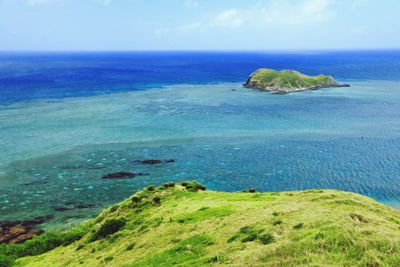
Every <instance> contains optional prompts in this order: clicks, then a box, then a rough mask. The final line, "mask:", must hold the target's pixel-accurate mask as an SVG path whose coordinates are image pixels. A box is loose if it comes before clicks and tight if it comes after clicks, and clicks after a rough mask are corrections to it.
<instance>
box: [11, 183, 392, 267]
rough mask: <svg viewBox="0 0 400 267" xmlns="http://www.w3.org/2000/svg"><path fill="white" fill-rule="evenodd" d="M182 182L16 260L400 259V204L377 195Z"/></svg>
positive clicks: (339, 262) (284, 262) (265, 262)
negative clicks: (242, 189) (226, 188)
mask: <svg viewBox="0 0 400 267" xmlns="http://www.w3.org/2000/svg"><path fill="white" fill-rule="evenodd" d="M183 185H184V186H182V185H180V184H179V185H178V184H177V185H174V184H166V185H165V186H162V187H159V188H154V187H149V188H147V189H144V190H143V191H140V192H138V193H136V194H134V195H133V196H132V197H131V198H129V199H127V200H126V201H123V202H121V203H120V204H118V205H115V206H112V207H110V208H108V209H106V210H104V211H103V212H102V213H101V214H100V215H99V216H98V217H97V218H96V219H94V220H91V221H89V222H87V223H86V224H84V225H82V226H79V227H80V229H86V230H85V231H86V234H84V236H83V237H82V238H80V239H79V240H78V241H75V242H73V243H72V244H69V245H66V246H61V247H58V248H56V249H54V250H52V251H49V252H47V253H44V254H42V255H39V256H32V257H25V258H20V259H18V260H17V261H16V264H17V266H172V265H174V266H304V265H306V266H400V231H399V227H400V212H399V211H397V210H394V209H392V208H390V207H387V206H385V205H382V204H379V203H377V202H375V201H373V200H372V199H370V198H367V197H364V196H360V195H357V194H353V193H347V192H341V191H335V190H308V191H296V192H281V193H224V192H213V191H203V189H204V188H203V187H202V186H200V185H198V184H196V183H184V184H183ZM79 227H78V228H79ZM75 231H76V229H75Z"/></svg>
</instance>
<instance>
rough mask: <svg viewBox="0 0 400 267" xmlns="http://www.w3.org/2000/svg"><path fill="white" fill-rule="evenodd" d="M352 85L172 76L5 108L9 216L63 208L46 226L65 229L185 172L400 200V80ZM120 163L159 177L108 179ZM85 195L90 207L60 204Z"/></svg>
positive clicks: (237, 184) (233, 182) (238, 185)
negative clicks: (178, 81)
mask: <svg viewBox="0 0 400 267" xmlns="http://www.w3.org/2000/svg"><path fill="white" fill-rule="evenodd" d="M351 84H352V87H351V88H335V89H325V90H318V91H310V92H302V93H296V94H290V95H273V94H269V93H262V92H258V91H253V90H248V89H244V88H242V86H241V84H240V83H217V84H205V85H174V86H168V87H166V88H161V89H160V88H159V89H151V90H147V91H138V92H126V93H115V94H110V95H100V96H92V97H84V98H70V99H58V100H48V101H46V100H35V101H32V102H18V103H14V104H11V105H3V106H2V107H1V109H0V121H1V122H2V124H1V125H0V136H2V138H1V139H0V142H1V143H0V149H1V153H0V162H1V163H0V171H1V173H2V175H1V176H0V182H1V185H2V187H1V188H0V217H1V218H2V220H4V219H9V220H14V219H21V218H31V217H33V216H36V215H46V214H55V215H56V219H55V220H53V221H51V222H50V223H49V224H48V225H47V227H51V228H54V227H56V228H63V227H66V226H69V225H71V224H74V223H76V222H78V221H80V220H82V219H85V218H87V217H90V216H92V215H94V214H96V213H97V212H98V211H99V210H100V209H101V208H102V207H104V206H107V205H110V204H113V203H116V202H118V201H120V200H123V199H124V198H126V197H128V196H129V195H131V194H132V193H133V192H135V191H136V190H137V189H139V188H142V187H144V186H146V185H149V184H155V185H158V184H161V183H163V182H166V181H181V180H198V181H200V182H202V183H204V184H205V185H206V186H207V187H208V188H210V189H215V190H225V191H238V190H243V189H245V188H249V187H255V188H257V190H260V191H281V190H298V189H306V188H336V189H342V190H348V191H353V192H358V193H362V194H365V195H368V196H371V197H373V198H375V199H377V200H379V201H382V202H386V203H389V204H390V205H392V206H394V207H398V206H399V205H398V203H399V200H400V177H399V174H400V169H399V168H400V165H399V158H398V155H399V152H400V130H399V129H400V128H399V126H400V125H399V124H400V121H399V119H398V118H399V116H400V109H399V105H398V103H399V100H400V83H399V82H395V81H353V82H351ZM140 159H174V160H175V162H173V163H163V164H160V165H144V164H140V163H137V162H135V160H140ZM117 171H132V172H136V173H137V172H145V173H149V175H147V176H140V177H135V178H132V179H124V180H105V179H102V178H101V177H102V176H103V175H105V174H107V173H111V172H117ZM79 204H89V206H90V207H88V208H81V209H72V210H68V211H55V210H54V208H56V207H73V206H74V205H79Z"/></svg>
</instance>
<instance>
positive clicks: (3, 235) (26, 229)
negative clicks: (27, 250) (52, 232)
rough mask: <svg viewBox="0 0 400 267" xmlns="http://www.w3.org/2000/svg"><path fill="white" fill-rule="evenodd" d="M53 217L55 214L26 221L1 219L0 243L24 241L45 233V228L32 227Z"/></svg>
mask: <svg viewBox="0 0 400 267" xmlns="http://www.w3.org/2000/svg"><path fill="white" fill-rule="evenodd" d="M53 218H54V216H53V215H48V216H41V217H36V218H34V219H32V220H26V221H3V222H1V221H0V244H2V243H9V244H16V243H22V242H24V241H26V240H29V239H31V238H32V237H34V236H37V235H41V234H43V233H44V231H43V230H40V229H32V228H33V227H35V226H37V225H40V224H42V223H44V222H46V221H49V220H52V219H53Z"/></svg>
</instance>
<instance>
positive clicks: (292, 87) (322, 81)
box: [244, 68, 349, 94]
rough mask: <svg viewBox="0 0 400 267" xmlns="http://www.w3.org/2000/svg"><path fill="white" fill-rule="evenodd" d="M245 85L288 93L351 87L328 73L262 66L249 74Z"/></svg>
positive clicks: (262, 89)
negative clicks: (308, 73) (273, 68)
mask: <svg viewBox="0 0 400 267" xmlns="http://www.w3.org/2000/svg"><path fill="white" fill-rule="evenodd" d="M244 87H246V88H253V89H258V90H261V91H271V92H275V93H280V94H286V93H291V92H298V91H304V90H317V89H320V88H329V87H349V85H348V84H338V83H337V82H336V81H335V80H334V79H333V78H332V76H327V75H317V76H308V75H305V74H302V73H300V72H298V71H294V70H282V71H276V70H272V69H264V68H262V69H258V70H256V71H255V72H253V73H252V74H251V75H250V76H249V78H248V79H247V81H246V83H245V84H244Z"/></svg>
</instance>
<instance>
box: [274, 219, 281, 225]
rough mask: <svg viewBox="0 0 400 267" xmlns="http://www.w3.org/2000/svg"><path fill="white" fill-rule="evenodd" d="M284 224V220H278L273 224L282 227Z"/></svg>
mask: <svg viewBox="0 0 400 267" xmlns="http://www.w3.org/2000/svg"><path fill="white" fill-rule="evenodd" d="M280 224H282V220H276V221H273V222H272V225H280Z"/></svg>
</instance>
